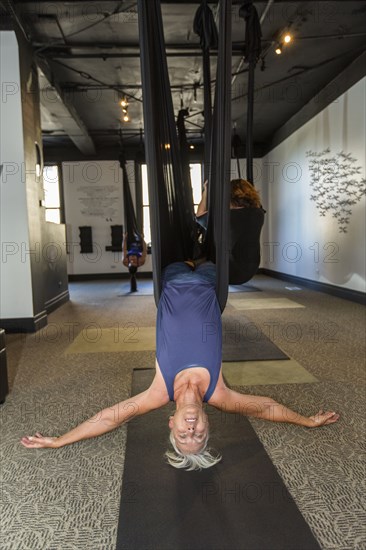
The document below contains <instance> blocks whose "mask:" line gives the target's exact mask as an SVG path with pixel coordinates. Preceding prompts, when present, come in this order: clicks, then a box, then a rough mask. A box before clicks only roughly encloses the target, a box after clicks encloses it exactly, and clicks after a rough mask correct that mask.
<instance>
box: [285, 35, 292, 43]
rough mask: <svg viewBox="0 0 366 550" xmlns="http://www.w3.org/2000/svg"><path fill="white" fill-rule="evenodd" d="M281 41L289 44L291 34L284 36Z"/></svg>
mask: <svg viewBox="0 0 366 550" xmlns="http://www.w3.org/2000/svg"><path fill="white" fill-rule="evenodd" d="M283 40H284V42H285V43H286V44H289V43H290V42H291V40H292V36H291V34H289V33H287V34H285V37H284V39H283Z"/></svg>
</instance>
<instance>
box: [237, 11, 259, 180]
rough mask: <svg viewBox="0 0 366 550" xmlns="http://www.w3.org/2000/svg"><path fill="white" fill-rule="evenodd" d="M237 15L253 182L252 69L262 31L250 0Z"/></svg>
mask: <svg viewBox="0 0 366 550" xmlns="http://www.w3.org/2000/svg"><path fill="white" fill-rule="evenodd" d="M239 17H243V18H244V19H245V24H246V27H245V54H244V59H245V61H247V62H248V99H247V135H246V157H247V180H248V181H250V183H253V111H254V71H255V66H256V64H257V61H258V59H259V56H260V54H261V48H262V46H261V38H262V31H261V25H260V21H259V17H258V13H257V10H256V8H255V6H253V2H252V0H247V1H246V2H244V4H243V5H242V6H241V7H240V9H239Z"/></svg>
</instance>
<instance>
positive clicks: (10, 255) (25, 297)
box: [0, 31, 41, 319]
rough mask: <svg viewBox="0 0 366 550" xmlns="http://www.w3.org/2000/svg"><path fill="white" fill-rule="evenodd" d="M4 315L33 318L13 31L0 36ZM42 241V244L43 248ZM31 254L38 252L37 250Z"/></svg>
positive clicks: (0, 312)
mask: <svg viewBox="0 0 366 550" xmlns="http://www.w3.org/2000/svg"><path fill="white" fill-rule="evenodd" d="M0 55H1V58H0V74H1V103H0V115H1V116H0V119H1V122H0V125H1V129H0V162H1V166H2V171H1V178H0V189H1V191H0V197H1V200H0V203H1V205H0V209H1V212H0V215H1V219H0V239H1V264H0V281H1V284H0V289H1V292H0V317H1V318H3V319H13V318H28V317H32V316H33V303H32V278H31V265H30V246H29V229H28V212H27V201H26V185H25V182H26V174H25V159H24V139H23V121H22V104H21V87H20V71H19V52H18V44H17V39H16V37H15V33H14V32H10V31H3V32H0ZM40 244H41V243H38V245H40ZM33 253H36V254H40V250H39V249H38V250H37V249H36V248H34V249H33Z"/></svg>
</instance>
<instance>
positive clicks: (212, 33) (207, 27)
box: [193, 0, 219, 179]
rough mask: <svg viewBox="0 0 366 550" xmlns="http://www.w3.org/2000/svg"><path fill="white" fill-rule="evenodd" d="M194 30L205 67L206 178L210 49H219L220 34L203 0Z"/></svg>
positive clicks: (209, 114) (206, 173) (210, 109)
mask: <svg viewBox="0 0 366 550" xmlns="http://www.w3.org/2000/svg"><path fill="white" fill-rule="evenodd" d="M193 30H194V32H195V33H196V34H197V35H198V36H199V37H200V44H201V48H202V66H203V97H204V119H205V152H204V178H205V179H206V178H207V177H208V174H209V166H210V160H211V159H210V155H211V141H212V101H211V65H210V49H211V48H214V49H217V47H218V39H219V38H218V33H217V28H216V23H215V19H214V16H213V13H212V11H211V9H210V8H209V6H208V5H207V0H202V2H201V5H200V6H199V8H198V9H197V11H196V15H195V18H194V21H193Z"/></svg>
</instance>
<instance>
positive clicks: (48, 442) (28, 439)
mask: <svg viewBox="0 0 366 550" xmlns="http://www.w3.org/2000/svg"><path fill="white" fill-rule="evenodd" d="M57 439H58V438H57V437H44V436H43V435H42V434H40V433H39V432H36V433H35V434H34V435H32V436H25V437H22V439H21V440H20V442H21V444H22V445H23V446H24V447H27V449H43V448H46V447H50V448H52V449H55V448H56V447H57V445H56V440H57Z"/></svg>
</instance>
